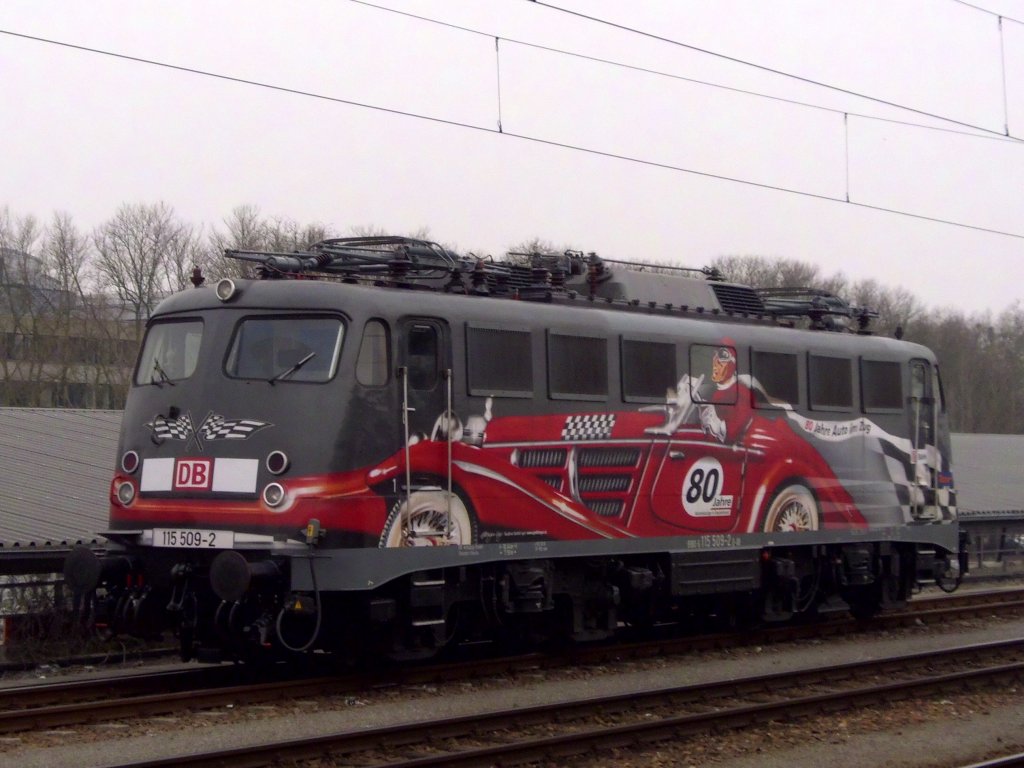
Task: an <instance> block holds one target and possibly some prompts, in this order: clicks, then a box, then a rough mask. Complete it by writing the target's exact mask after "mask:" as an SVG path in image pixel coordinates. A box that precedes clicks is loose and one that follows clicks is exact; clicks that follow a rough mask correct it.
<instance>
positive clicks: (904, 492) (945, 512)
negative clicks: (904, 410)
mask: <svg viewBox="0 0 1024 768" xmlns="http://www.w3.org/2000/svg"><path fill="white" fill-rule="evenodd" d="M879 447H880V449H881V452H882V455H883V457H884V459H885V465H886V469H888V471H889V477H890V479H891V480H892V483H893V486H894V487H895V490H896V498H897V500H898V501H899V504H900V507H901V509H902V510H903V518H904V520H911V519H912V518H913V514H912V510H913V508H914V501H915V497H916V500H917V503H918V504H920V503H921V502H922V501H923V502H924V503H925V504H927V505H929V506H935V508H936V511H937V518H936V519H937V520H942V521H945V522H949V521H951V520H953V519H955V518H956V511H955V510H956V494H955V493H954V492H952V491H951V490H949V489H948V488H939V489H938V490H937V491H935V492H934V493H933V492H932V491H931V489H930V488H921V487H919V485H918V483H917V482H915V478H914V464H913V461H912V460H911V456H910V454H908V453H907V452H906V451H903V450H901V449H900V448H898V447H897V446H895V445H893V444H892V443H890V442H889V441H887V440H881V441H880V442H879Z"/></svg>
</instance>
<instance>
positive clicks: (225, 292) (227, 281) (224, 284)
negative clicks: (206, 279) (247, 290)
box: [217, 277, 238, 301]
mask: <svg viewBox="0 0 1024 768" xmlns="http://www.w3.org/2000/svg"><path fill="white" fill-rule="evenodd" d="M236 293H238V286H237V285H235V281H234V280H232V279H231V278H230V277H225V278H223V279H221V280H218V281H217V298H218V299H220V300H221V301H231V299H232V298H233V297H234V296H235V294H236Z"/></svg>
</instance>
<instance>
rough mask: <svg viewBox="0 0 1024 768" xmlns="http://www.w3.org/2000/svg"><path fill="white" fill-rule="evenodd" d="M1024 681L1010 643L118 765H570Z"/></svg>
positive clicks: (1020, 655) (1023, 656) (1021, 661)
mask: <svg viewBox="0 0 1024 768" xmlns="http://www.w3.org/2000/svg"><path fill="white" fill-rule="evenodd" d="M1022 679H1024V641H1022V640H1013V641H1005V642H999V643H985V644H974V645H970V646H963V647H959V648H953V649H948V650H944V651H932V652H928V653H916V654H906V655H900V656H894V657H889V658H884V659H876V660H872V661H860V662H853V663H845V664H837V665H830V666H824V667H818V668H813V669H806V670H803V671H800V672H792V671H789V672H783V673H776V674H769V675H758V676H755V677H749V678H744V679H735V680H727V681H721V682H717V683H711V684H707V683H704V684H699V685H686V686H673V687H667V688H662V689H659V690H643V691H633V692H630V693H627V694H616V695H612V696H601V697H593V698H589V699H582V700H575V701H562V702H557V703H552V704H544V705H538V706H532V707H526V708H516V709H505V710H499V711H492V712H487V713H483V714H479V715H473V716H463V717H454V718H439V719H432V720H423V721H420V722H415V723H408V724H403V725H398V726H389V727H384V728H372V729H358V730H351V731H344V732H338V733H333V734H328V735H323V736H318V737H315V738H304V739H292V740H288V741H281V742H275V743H270V744H260V745H255V746H249V747H242V748H233V749H225V750H215V751H209V752H204V753H196V754H190V755H177V756H174V757H171V758H160V759H155V760H143V761H139V762H132V763H123V764H122V765H121V766H120V768H164V767H165V766H185V767H188V768H205V767H206V766H210V767H211V768H212V767H213V766H221V767H223V766H232V767H233V766H250V767H255V766H264V765H270V764H275V765H278V764H286V765H292V764H301V762H302V761H306V760H318V759H322V758H325V757H328V756H329V758H330V759H331V760H332V761H342V762H344V763H345V764H359V765H374V766H417V768H423V767H425V766H442V765H443V766H479V765H494V764H499V765H514V764H519V763H526V762H536V761H541V762H545V763H552V762H557V763H565V762H567V761H569V760H572V759H573V758H576V757H580V756H586V757H587V758H588V760H590V759H592V758H593V757H594V755H595V754H599V753H602V752H605V751H608V750H612V749H617V748H629V749H643V748H645V747H647V746H650V745H652V744H656V743H659V742H662V741H667V740H672V741H678V740H680V739H687V738H693V737H697V736H701V735H703V734H708V733H712V732H721V731H724V730H731V729H739V728H746V727H749V726H753V725H758V724H764V723H770V722H775V721H778V720H787V721H791V720H793V719H796V718H811V717H817V716H822V715H834V714H835V713H837V712H842V711H849V710H851V709H855V708H858V707H863V706H872V707H877V706H879V705H880V702H886V703H892V702H894V701H899V700H903V699H908V698H915V699H916V698H920V697H922V696H926V695H935V694H942V695H949V694H950V693H955V692H960V691H964V690H968V691H969V690H972V689H981V688H986V689H987V688H989V687H991V686H992V685H993V684H996V683H998V684H1004V685H1005V684H1008V683H1015V682H1019V681H1020V680H1022ZM1011 764H1012V763H1011Z"/></svg>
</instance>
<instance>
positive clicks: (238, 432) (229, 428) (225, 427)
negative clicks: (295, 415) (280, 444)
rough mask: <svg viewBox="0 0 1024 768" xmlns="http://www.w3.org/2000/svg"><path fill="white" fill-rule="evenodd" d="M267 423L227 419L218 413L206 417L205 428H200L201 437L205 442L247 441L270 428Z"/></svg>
mask: <svg viewBox="0 0 1024 768" xmlns="http://www.w3.org/2000/svg"><path fill="white" fill-rule="evenodd" d="M269 426H270V424H268V423H267V422H265V421H256V420H254V419H232V420H230V421H229V420H228V419H225V418H224V417H223V416H221V415H220V414H217V413H211V414H210V415H209V416H207V417H206V421H204V422H203V426H201V427H200V428H199V435H200V437H202V438H203V439H204V440H245V438H247V437H248V436H249V435H251V434H252V433H253V432H256V431H257V430H260V429H263V428H264V427H269Z"/></svg>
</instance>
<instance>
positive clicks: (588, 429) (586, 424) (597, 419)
mask: <svg viewBox="0 0 1024 768" xmlns="http://www.w3.org/2000/svg"><path fill="white" fill-rule="evenodd" d="M614 426H615V414H613V413H597V414H587V415H584V416H570V417H568V418H567V419H566V420H565V427H564V428H563V429H562V439H563V440H607V439H608V438H609V437H611V436H612V427H614Z"/></svg>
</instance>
